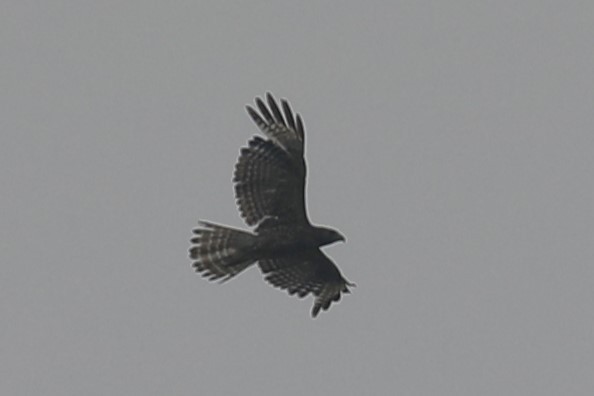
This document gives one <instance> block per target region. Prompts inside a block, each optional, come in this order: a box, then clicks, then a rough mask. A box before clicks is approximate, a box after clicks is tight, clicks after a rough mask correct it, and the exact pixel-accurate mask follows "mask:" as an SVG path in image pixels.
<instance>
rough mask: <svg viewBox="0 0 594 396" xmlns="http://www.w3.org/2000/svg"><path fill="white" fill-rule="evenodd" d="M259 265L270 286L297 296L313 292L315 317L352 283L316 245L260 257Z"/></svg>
mask: <svg viewBox="0 0 594 396" xmlns="http://www.w3.org/2000/svg"><path fill="white" fill-rule="evenodd" d="M259 265H260V269H261V270H262V272H263V273H264V274H265V278H266V280H267V281H268V282H270V283H271V284H272V285H273V286H275V287H279V288H281V289H285V290H287V291H288V292H289V294H291V295H293V294H297V296H298V297H299V298H302V297H305V296H307V295H308V294H309V293H313V294H314V296H315V302H314V306H313V308H312V311H311V314H312V316H313V317H314V318H315V317H316V316H317V315H318V313H319V312H320V309H324V310H327V309H328V308H329V307H330V304H332V302H333V301H339V300H340V296H341V293H350V291H349V289H348V286H354V284H352V283H349V282H348V281H347V280H346V279H344V278H343V276H342V275H341V273H340V271H339V270H338V268H337V267H336V265H334V263H333V262H332V261H331V260H330V259H329V258H328V257H327V256H326V255H325V254H324V253H322V252H321V251H320V250H319V249H311V250H308V251H305V252H300V253H299V254H297V255H295V256H292V257H285V258H279V259H267V260H260V261H259Z"/></svg>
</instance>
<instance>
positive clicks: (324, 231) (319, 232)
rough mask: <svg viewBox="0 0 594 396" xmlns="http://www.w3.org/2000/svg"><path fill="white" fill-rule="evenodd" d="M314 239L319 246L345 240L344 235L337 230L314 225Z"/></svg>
mask: <svg viewBox="0 0 594 396" xmlns="http://www.w3.org/2000/svg"><path fill="white" fill-rule="evenodd" d="M315 230H316V240H317V241H318V242H319V244H320V246H324V245H329V244H331V243H334V242H338V241H342V242H345V241H346V239H345V237H344V236H343V235H342V234H341V233H340V232H338V231H336V230H333V229H332V228H326V227H316V228H315Z"/></svg>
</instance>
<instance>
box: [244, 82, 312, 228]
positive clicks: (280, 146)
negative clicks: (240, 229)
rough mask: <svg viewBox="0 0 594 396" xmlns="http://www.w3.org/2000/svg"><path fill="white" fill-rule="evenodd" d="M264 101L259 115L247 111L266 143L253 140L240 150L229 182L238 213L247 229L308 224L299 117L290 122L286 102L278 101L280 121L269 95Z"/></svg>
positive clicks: (277, 110)
mask: <svg viewBox="0 0 594 396" xmlns="http://www.w3.org/2000/svg"><path fill="white" fill-rule="evenodd" d="M267 101H268V107H266V104H265V103H264V102H263V101H262V100H261V99H260V98H257V99H256V104H257V106H258V109H259V110H260V114H259V113H258V112H256V110H254V109H253V108H252V107H250V106H248V107H247V111H248V113H249V114H250V116H251V117H252V119H253V120H254V122H255V123H256V125H258V127H259V128H260V130H261V131H262V132H264V134H265V135H266V136H267V137H268V138H269V140H265V139H262V138H261V137H258V136H256V137H254V138H253V139H252V140H251V141H250V142H249V145H248V147H245V148H243V149H242V150H241V155H240V157H239V160H238V162H237V164H236V166H235V176H234V179H233V181H234V182H235V196H236V198H237V204H238V206H239V211H240V212H241V215H242V217H243V218H244V219H245V221H246V223H247V224H248V225H254V224H257V223H259V222H261V221H262V220H264V219H266V218H274V219H275V220H276V222H283V223H301V224H303V223H308V224H309V221H308V220H307V214H306V209H305V174H306V170H305V160H304V159H303V143H304V130H303V123H302V121H301V117H299V115H296V116H293V112H292V111H291V108H290V107H289V104H288V103H287V101H285V100H282V101H281V104H282V109H283V112H284V116H283V113H281V110H280V109H279V107H278V105H277V104H276V102H275V101H274V98H273V97H272V95H270V94H267Z"/></svg>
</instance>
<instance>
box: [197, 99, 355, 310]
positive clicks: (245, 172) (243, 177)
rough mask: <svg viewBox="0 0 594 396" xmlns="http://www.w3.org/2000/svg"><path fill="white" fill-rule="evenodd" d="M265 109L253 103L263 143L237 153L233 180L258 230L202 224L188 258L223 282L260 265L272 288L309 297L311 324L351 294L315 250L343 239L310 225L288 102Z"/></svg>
mask: <svg viewBox="0 0 594 396" xmlns="http://www.w3.org/2000/svg"><path fill="white" fill-rule="evenodd" d="M267 101H268V107H267V106H266V104H265V103H264V102H263V101H262V100H261V99H259V98H257V99H256V104H257V106H258V109H259V110H260V114H259V113H258V112H256V111H255V110H254V109H253V108H251V107H249V106H248V107H247V110H248V113H249V114H250V116H251V118H252V119H253V120H254V122H255V123H256V125H258V127H259V128H260V130H261V131H262V132H263V133H264V134H265V135H266V136H267V137H268V139H263V138H261V137H258V136H256V137H254V138H253V139H252V140H251V141H250V142H249V145H248V147H245V148H243V149H242V150H241V155H240V157H239V160H238V162H237V165H236V167H235V177H234V182H235V194H236V198H237V204H238V206H239V211H240V213H241V215H242V217H243V218H244V219H245V222H246V223H247V224H248V225H251V226H253V225H256V228H255V230H254V233H250V232H246V231H241V230H236V229H232V228H229V227H224V226H220V225H216V224H212V223H207V222H201V225H202V228H197V229H195V230H194V233H195V234H196V236H194V237H193V238H192V244H193V246H192V247H191V248H190V257H191V258H192V259H193V260H194V267H195V268H196V270H197V271H198V272H201V273H202V275H203V276H205V277H208V278H209V279H210V280H215V279H221V280H223V281H225V280H227V279H230V278H232V277H233V276H235V275H237V274H238V273H239V272H241V271H243V270H244V269H246V268H247V267H249V266H250V265H251V264H253V263H255V262H256V261H257V262H258V264H259V266H260V269H261V270H262V272H263V273H264V274H265V275H266V276H265V277H266V280H267V281H269V282H270V283H271V284H272V285H274V286H276V287H280V288H282V289H286V290H287V291H288V292H289V293H290V294H297V295H298V296H299V297H304V296H306V295H307V294H309V293H313V294H314V295H315V296H316V300H315V303H314V307H313V310H312V315H313V316H314V317H315V316H316V315H317V314H318V312H319V311H320V309H322V308H323V309H328V308H329V307H330V304H331V303H332V301H338V300H339V299H340V295H341V293H349V289H348V286H352V284H351V283H349V282H348V281H347V280H346V279H344V278H343V277H342V275H341V274H340V271H339V270H338V268H336V266H335V265H334V263H332V261H330V259H329V258H328V257H327V256H326V255H324V253H322V251H321V250H320V249H319V248H320V247H321V246H324V245H328V244H330V243H333V242H336V241H340V240H342V241H344V237H343V236H342V235H340V234H339V233H338V232H336V231H334V230H332V229H329V228H323V227H315V226H312V225H311V223H310V222H309V220H308V218H307V212H306V209H305V176H306V165H305V160H304V158H303V149H304V140H305V139H304V137H305V136H304V128H303V123H302V121H301V117H300V116H299V115H296V116H293V113H292V111H291V108H290V107H289V104H288V103H287V102H286V101H285V100H283V101H281V104H282V109H283V112H282V113H281V110H280V109H279V107H278V105H277V104H276V102H275V101H274V98H273V97H272V95H270V94H268V95H267ZM283 113H284V114H283Z"/></svg>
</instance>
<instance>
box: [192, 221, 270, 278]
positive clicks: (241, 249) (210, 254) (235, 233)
mask: <svg viewBox="0 0 594 396" xmlns="http://www.w3.org/2000/svg"><path fill="white" fill-rule="evenodd" d="M200 225H201V226H202V227H200V228H196V229H194V231H193V232H194V234H195V235H194V237H193V238H192V239H191V242H192V247H191V248H190V258H192V260H193V261H194V263H193V266H194V268H195V269H196V271H197V272H200V273H201V274H202V276H204V277H206V278H207V279H208V280H211V281H212V280H217V279H220V280H221V282H225V281H227V280H229V279H231V278H232V277H234V276H235V275H237V274H239V273H240V272H241V271H243V270H244V269H246V268H247V267H249V266H250V265H251V264H253V263H254V262H255V261H256V260H257V259H258V258H257V257H255V255H254V252H253V247H254V243H255V241H256V238H257V237H256V235H254V234H251V233H249V232H245V231H241V230H236V229H233V228H228V227H224V226H220V225H217V224H212V223H208V222H205V221H201V222H200Z"/></svg>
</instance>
